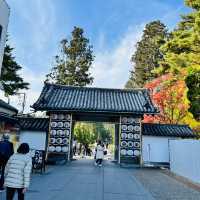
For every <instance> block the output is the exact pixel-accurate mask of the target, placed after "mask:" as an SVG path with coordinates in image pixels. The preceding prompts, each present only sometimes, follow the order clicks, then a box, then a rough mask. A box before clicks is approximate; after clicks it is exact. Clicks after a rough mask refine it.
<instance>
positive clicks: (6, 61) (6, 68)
mask: <svg viewBox="0 0 200 200" xmlns="http://www.w3.org/2000/svg"><path fill="white" fill-rule="evenodd" d="M13 49H14V48H12V47H10V46H9V45H8V44H6V46H5V50H4V57H3V64H2V71H1V78H0V83H1V89H2V90H3V91H4V93H5V95H6V96H9V95H14V94H16V93H17V92H18V91H19V90H20V89H28V86H29V83H27V82H24V80H23V78H22V77H20V75H19V74H18V72H19V71H20V70H21V69H22V67H21V66H20V65H19V64H18V63H17V62H16V61H15V57H14V56H13V55H12V54H13V53H12V52H13Z"/></svg>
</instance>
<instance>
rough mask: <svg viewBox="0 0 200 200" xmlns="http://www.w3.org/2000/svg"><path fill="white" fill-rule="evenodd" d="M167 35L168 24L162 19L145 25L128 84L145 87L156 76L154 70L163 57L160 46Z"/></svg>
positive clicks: (134, 55) (132, 59) (134, 56)
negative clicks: (162, 21)
mask: <svg viewBox="0 0 200 200" xmlns="http://www.w3.org/2000/svg"><path fill="white" fill-rule="evenodd" d="M167 36H168V33H167V29H166V26H165V25H164V24H163V23H161V22H160V21H153V22H150V23H148V24H147V25H146V26H145V29H144V31H143V35H142V39H141V40H140V41H139V42H138V43H137V45H136V51H135V53H134V54H133V56H132V58H131V62H132V65H133V70H132V71H131V76H130V80H129V81H128V82H129V84H128V83H127V84H128V85H136V86H137V87H143V86H144V84H145V83H146V82H148V81H150V80H152V79H153V78H155V74H154V73H153V72H152V71H153V70H154V69H155V68H157V67H158V66H159V62H160V61H161V60H162V58H163V55H162V52H161V51H160V49H159V48H160V46H161V45H162V44H163V43H164V42H165V40H166V38H167ZM130 82H132V83H130Z"/></svg>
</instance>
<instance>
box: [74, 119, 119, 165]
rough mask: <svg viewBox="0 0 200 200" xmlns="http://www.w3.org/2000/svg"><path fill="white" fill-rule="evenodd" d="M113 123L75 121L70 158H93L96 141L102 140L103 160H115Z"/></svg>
mask: <svg viewBox="0 0 200 200" xmlns="http://www.w3.org/2000/svg"><path fill="white" fill-rule="evenodd" d="M115 138H116V136H115V124H114V123H108V122H106V123H105V122H83V121H79V122H76V123H75V125H74V128H73V130H72V153H71V154H72V155H71V160H80V159H94V158H95V154H96V150H95V149H96V146H97V142H98V141H102V143H103V145H104V149H105V152H106V155H104V159H105V160H110V161H114V160H116V154H117V153H116V152H117V145H118V144H116V140H115Z"/></svg>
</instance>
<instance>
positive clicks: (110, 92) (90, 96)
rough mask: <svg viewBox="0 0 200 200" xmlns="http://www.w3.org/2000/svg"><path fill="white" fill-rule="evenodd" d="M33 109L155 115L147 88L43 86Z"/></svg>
mask: <svg viewBox="0 0 200 200" xmlns="http://www.w3.org/2000/svg"><path fill="white" fill-rule="evenodd" d="M32 107H33V108H34V109H35V110H65V111H72V112H103V113H130V114H133V113H135V114H144V113H157V112H158V110H157V109H156V108H155V107H154V105H153V104H152V102H151V99H150V96H149V92H148V90H146V89H137V90H136V89H135V90H130V89H129V90H127V89H106V88H92V87H73V86H62V85H55V84H45V86H44V88H43V90H42V92H41V95H40V97H39V99H38V100H37V102H36V103H35V104H34V105H33V106H32Z"/></svg>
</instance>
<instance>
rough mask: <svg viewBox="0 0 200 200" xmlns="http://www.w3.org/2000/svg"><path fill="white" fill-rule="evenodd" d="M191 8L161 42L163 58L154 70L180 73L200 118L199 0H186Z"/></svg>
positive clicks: (192, 106)
mask: <svg viewBox="0 0 200 200" xmlns="http://www.w3.org/2000/svg"><path fill="white" fill-rule="evenodd" d="M185 3H186V5H187V6H189V7H190V8H192V11H191V13H189V14H187V15H183V16H182V20H181V22H180V23H179V24H178V26H177V28H176V29H175V30H174V31H173V32H172V33H171V37H170V39H169V41H168V42H167V43H166V44H165V45H163V47H162V51H163V52H164V60H163V61H162V62H161V67H160V68H158V70H157V72H158V73H161V74H164V73H168V72H172V73H174V74H177V75H179V74H181V73H182V72H183V71H184V72H185V76H182V78H183V80H185V81H186V84H187V87H188V89H189V90H188V93H187V95H188V99H189V100H190V101H191V107H190V111H191V112H192V113H193V115H194V116H195V118H196V119H200V1H199V0H185Z"/></svg>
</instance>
